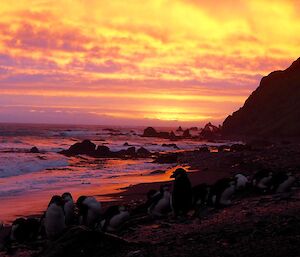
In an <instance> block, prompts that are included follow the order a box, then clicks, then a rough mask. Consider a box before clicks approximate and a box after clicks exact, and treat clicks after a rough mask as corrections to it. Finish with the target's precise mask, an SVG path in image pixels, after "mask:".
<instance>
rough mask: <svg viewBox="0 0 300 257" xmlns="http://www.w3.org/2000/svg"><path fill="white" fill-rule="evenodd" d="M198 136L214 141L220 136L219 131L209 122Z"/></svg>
mask: <svg viewBox="0 0 300 257" xmlns="http://www.w3.org/2000/svg"><path fill="white" fill-rule="evenodd" d="M199 135H200V137H202V138H204V139H215V138H218V137H220V136H221V130H220V128H219V127H216V126H214V125H212V124H211V123H210V122H209V123H207V124H206V125H205V126H204V128H203V129H202V130H201V132H200V134H199Z"/></svg>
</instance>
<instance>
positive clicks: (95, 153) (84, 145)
mask: <svg viewBox="0 0 300 257" xmlns="http://www.w3.org/2000/svg"><path fill="white" fill-rule="evenodd" d="M60 153H61V154H64V155H67V156H75V155H80V154H84V155H89V156H92V157H98V158H148V157H150V156H151V154H152V153H151V152H150V151H148V150H147V149H145V148H143V147H142V148H139V149H138V150H137V151H136V149H135V147H129V148H127V149H124V150H120V151H111V150H110V149H109V147H107V146H105V145H98V146H96V145H95V144H94V143H92V142H91V141H89V140H84V141H82V142H79V143H75V144H74V145H71V146H70V147H69V149H67V150H63V151H61V152H60Z"/></svg>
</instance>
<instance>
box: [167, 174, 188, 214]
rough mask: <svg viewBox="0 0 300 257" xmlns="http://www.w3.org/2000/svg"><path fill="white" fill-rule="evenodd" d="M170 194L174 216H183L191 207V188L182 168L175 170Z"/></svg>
mask: <svg viewBox="0 0 300 257" xmlns="http://www.w3.org/2000/svg"><path fill="white" fill-rule="evenodd" d="M171 178H174V179H175V180H174V184H173V192H172V209H173V212H174V215H175V216H185V215H187V213H188V211H189V210H190V208H191V206H192V186H191V182H190V180H189V178H188V175H187V172H186V171H185V170H184V169H183V168H178V169H176V170H175V171H174V172H173V174H172V175H171Z"/></svg>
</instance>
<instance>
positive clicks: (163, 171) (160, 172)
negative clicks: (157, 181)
mask: <svg viewBox="0 0 300 257" xmlns="http://www.w3.org/2000/svg"><path fill="white" fill-rule="evenodd" d="M165 173H166V171H165V170H154V171H151V172H150V174H151V175H157V174H165Z"/></svg>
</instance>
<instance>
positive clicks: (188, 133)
mask: <svg viewBox="0 0 300 257" xmlns="http://www.w3.org/2000/svg"><path fill="white" fill-rule="evenodd" d="M182 137H183V138H190V137H191V133H190V130H189V129H186V130H185V131H183V135H182Z"/></svg>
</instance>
